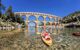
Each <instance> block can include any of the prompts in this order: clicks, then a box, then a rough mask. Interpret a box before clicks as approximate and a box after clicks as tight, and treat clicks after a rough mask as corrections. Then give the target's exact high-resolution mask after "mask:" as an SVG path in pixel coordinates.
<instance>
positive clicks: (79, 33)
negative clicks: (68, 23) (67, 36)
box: [72, 32, 80, 36]
mask: <svg viewBox="0 0 80 50" xmlns="http://www.w3.org/2000/svg"><path fill="white" fill-rule="evenodd" d="M72 35H74V36H80V32H74V33H72Z"/></svg>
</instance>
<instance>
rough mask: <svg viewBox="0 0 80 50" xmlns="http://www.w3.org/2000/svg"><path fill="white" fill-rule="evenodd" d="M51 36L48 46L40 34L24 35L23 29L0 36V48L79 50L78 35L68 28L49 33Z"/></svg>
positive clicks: (18, 49) (7, 49) (13, 49)
mask: <svg viewBox="0 0 80 50" xmlns="http://www.w3.org/2000/svg"><path fill="white" fill-rule="evenodd" d="M64 30H65V29H64ZM70 31H71V30H70ZM51 37H52V39H53V45H52V46H50V47H48V46H46V45H45V44H44V43H43V42H42V40H41V36H40V35H37V34H31V35H27V36H26V37H25V33H24V32H23V31H20V32H16V33H15V34H12V36H9V37H3V38H0V50H80V37H75V36H72V35H71V32H68V30H66V31H64V32H63V33H61V34H59V35H53V34H51Z"/></svg>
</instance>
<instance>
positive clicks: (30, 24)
mask: <svg viewBox="0 0 80 50" xmlns="http://www.w3.org/2000/svg"><path fill="white" fill-rule="evenodd" d="M28 33H30V34H34V33H36V23H35V22H28Z"/></svg>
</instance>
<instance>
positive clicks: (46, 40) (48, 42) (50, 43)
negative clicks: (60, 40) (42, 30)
mask: <svg viewBox="0 0 80 50" xmlns="http://www.w3.org/2000/svg"><path fill="white" fill-rule="evenodd" d="M41 37H42V40H43V42H44V43H45V44H46V45H48V46H51V45H52V38H51V37H50V36H48V38H47V39H46V38H45V37H44V36H41Z"/></svg>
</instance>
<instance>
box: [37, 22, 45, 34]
mask: <svg viewBox="0 0 80 50" xmlns="http://www.w3.org/2000/svg"><path fill="white" fill-rule="evenodd" d="M43 26H44V23H43V22H38V32H39V33H42V32H43V31H44V28H43Z"/></svg>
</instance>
